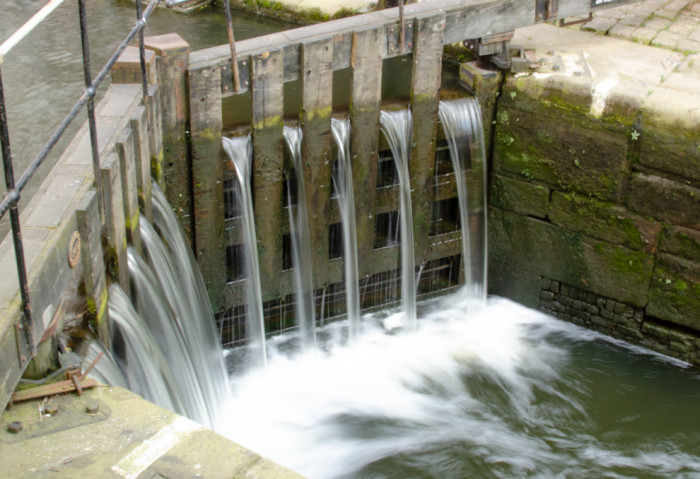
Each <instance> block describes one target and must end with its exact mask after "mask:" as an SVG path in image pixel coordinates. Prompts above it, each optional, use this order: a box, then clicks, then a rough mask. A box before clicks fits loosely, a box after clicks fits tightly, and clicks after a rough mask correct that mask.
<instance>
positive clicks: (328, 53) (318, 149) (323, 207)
mask: <svg viewBox="0 0 700 479" xmlns="http://www.w3.org/2000/svg"><path fill="white" fill-rule="evenodd" d="M301 62H302V70H303V72H304V74H303V76H302V81H301V90H302V100H301V102H302V105H301V108H302V111H301V127H302V133H303V138H302V144H301V153H302V158H303V160H304V171H303V172H299V173H303V175H304V184H305V185H306V211H307V213H308V218H309V239H310V241H311V251H312V255H313V264H312V265H311V267H312V271H313V278H314V288H319V287H322V286H324V285H326V284H327V282H328V278H327V276H328V274H327V273H328V271H329V270H328V217H329V214H330V203H331V194H330V192H331V164H332V162H333V159H332V158H331V153H332V148H331V136H332V135H331V113H332V111H333V39H332V38H326V39H323V40H320V41H317V42H310V43H303V44H302V48H301Z"/></svg>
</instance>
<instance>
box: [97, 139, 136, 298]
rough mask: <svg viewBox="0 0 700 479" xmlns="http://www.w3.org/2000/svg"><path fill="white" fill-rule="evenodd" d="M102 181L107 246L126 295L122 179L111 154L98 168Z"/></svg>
mask: <svg viewBox="0 0 700 479" xmlns="http://www.w3.org/2000/svg"><path fill="white" fill-rule="evenodd" d="M100 176H101V178H100V181H102V196H103V197H104V207H105V222H106V223H107V228H106V230H107V244H108V246H109V248H110V250H111V252H110V255H111V256H112V258H113V260H114V265H113V270H112V272H113V273H114V268H116V273H117V277H116V279H117V281H118V282H119V285H120V286H121V287H122V289H124V291H126V292H127V293H128V291H129V264H128V262H127V259H126V228H125V221H124V194H123V193H122V177H121V173H120V171H119V158H118V157H117V155H116V153H111V154H110V155H108V156H107V158H106V159H104V160H103V162H102V166H101V167H100Z"/></svg>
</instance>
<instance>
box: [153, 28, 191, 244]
mask: <svg viewBox="0 0 700 479" xmlns="http://www.w3.org/2000/svg"><path fill="white" fill-rule="evenodd" d="M145 46H146V48H147V49H149V50H153V51H154V52H155V53H156V55H157V62H156V65H157V71H158V85H159V86H160V92H161V95H160V108H161V120H162V123H161V128H162V135H163V161H162V164H161V165H162V178H163V183H164V184H161V187H163V190H164V192H165V195H166V197H167V198H168V202H170V204H171V205H172V207H173V210H174V211H175V214H176V215H177V217H178V220H180V224H181V225H182V226H183V228H184V229H185V233H186V235H187V238H188V240H189V241H190V242H192V239H193V237H192V229H193V224H192V200H191V195H190V194H189V190H190V188H191V185H192V168H191V164H190V161H189V156H188V148H187V147H188V144H187V120H188V103H187V100H188V93H187V65H188V63H189V56H190V46H189V44H188V43H187V42H186V41H185V40H183V39H182V38H181V37H180V36H179V35H178V34H176V33H169V34H166V35H156V36H152V37H147V38H146V39H145ZM164 92H168V93H167V94H165V93H164ZM184 192H188V194H184Z"/></svg>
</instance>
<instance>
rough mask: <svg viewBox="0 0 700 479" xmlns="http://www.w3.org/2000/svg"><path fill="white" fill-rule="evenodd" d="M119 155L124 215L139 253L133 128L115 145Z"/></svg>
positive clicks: (125, 130)
mask: <svg viewBox="0 0 700 479" xmlns="http://www.w3.org/2000/svg"><path fill="white" fill-rule="evenodd" d="M115 148H116V150H117V155H118V156H119V169H120V172H121V175H122V192H123V194H124V217H125V219H126V233H127V239H128V240H129V242H130V243H131V245H132V246H133V247H134V248H135V249H136V251H138V252H139V253H140V252H142V251H143V248H142V247H141V231H140V229H139V196H138V187H137V186H136V155H135V151H134V135H133V133H132V130H131V128H125V129H124V132H123V133H122V135H121V136H120V137H119V138H118V139H117V144H116V145H115Z"/></svg>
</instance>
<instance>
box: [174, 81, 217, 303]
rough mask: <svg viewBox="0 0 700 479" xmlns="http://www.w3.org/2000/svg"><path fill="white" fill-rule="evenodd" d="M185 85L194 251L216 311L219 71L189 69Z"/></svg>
mask: <svg viewBox="0 0 700 479" xmlns="http://www.w3.org/2000/svg"><path fill="white" fill-rule="evenodd" d="M189 83H190V135H191V142H192V190H193V192H194V195H193V206H194V208H193V212H194V248H195V253H196V257H197V261H198V263H199V267H200V269H201V271H202V275H203V276H204V280H205V283H206V286H207V291H208V292H209V299H210V300H211V303H212V307H213V308H214V310H215V311H219V310H221V308H222V307H223V304H224V287H225V285H226V256H225V255H226V252H225V251H226V250H225V244H224V206H223V203H224V187H223V176H224V171H223V162H224V156H225V155H224V152H223V148H222V145H221V130H222V128H223V120H222V107H221V72H220V70H219V69H218V68H216V67H208V68H203V69H199V70H192V69H190V72H189ZM183 196H185V195H184V194H183Z"/></svg>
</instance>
